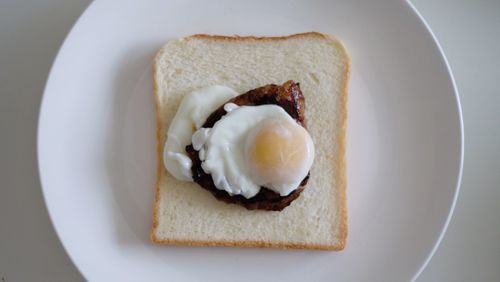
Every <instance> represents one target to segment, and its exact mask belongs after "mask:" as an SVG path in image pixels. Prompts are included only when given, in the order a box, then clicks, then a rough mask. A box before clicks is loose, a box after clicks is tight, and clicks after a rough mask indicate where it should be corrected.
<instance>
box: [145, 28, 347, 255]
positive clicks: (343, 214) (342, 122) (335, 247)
mask: <svg viewBox="0 0 500 282" xmlns="http://www.w3.org/2000/svg"><path fill="white" fill-rule="evenodd" d="M308 36H316V37H320V38H323V39H326V40H328V41H331V42H333V43H336V44H339V46H340V47H341V49H342V51H343V52H344V55H345V57H346V64H347V65H346V71H345V73H344V76H345V79H344V80H343V82H344V85H343V86H342V89H343V91H342V93H341V105H339V106H340V108H341V109H342V114H341V116H340V118H339V120H338V123H339V128H340V131H339V135H340V138H339V139H338V144H339V150H338V159H339V160H341V165H340V166H339V170H340V171H339V172H338V174H339V180H338V181H339V183H338V184H339V185H338V187H339V189H340V191H339V205H340V211H339V213H340V215H339V216H340V220H339V222H340V231H339V233H340V235H339V236H340V239H339V242H338V243H337V244H332V245H320V244H300V243H288V242H281V243H274V242H265V241H229V240H227V241H218V240H211V241H206V240H196V241H194V240H182V239H161V238H158V237H157V236H156V230H157V228H158V225H159V205H160V180H161V179H160V175H161V173H162V172H163V169H164V168H163V145H164V144H162V142H161V140H162V136H161V128H163V127H164V126H165V121H163V120H162V119H161V116H160V112H161V111H160V95H159V89H158V85H159V82H158V81H157V76H156V70H157V64H158V62H159V55H160V53H161V51H162V49H160V51H159V52H158V53H157V55H156V56H155V59H154V64H153V82H154V95H155V108H156V121H157V127H156V139H157V146H156V148H157V160H158V163H157V179H156V192H155V198H154V201H153V224H152V228H151V233H150V239H151V241H152V242H153V243H156V244H164V245H183V246H209V247H214V246H220V247H245V248H246V247H256V248H280V249H308V250H325V251H341V250H343V249H344V248H345V246H346V241H347V235H348V218H347V217H348V216H347V195H346V185H347V180H346V178H347V175H346V156H345V155H346V142H347V140H346V130H347V105H348V104H347V103H348V87H349V79H350V73H351V58H350V56H349V54H348V52H347V50H346V48H345V47H344V46H343V45H342V43H341V41H340V40H338V39H337V38H335V37H334V36H332V35H328V34H324V33H320V32H314V31H311V32H305V33H297V34H292V35H287V36H262V37H261V36H238V35H233V36H225V35H209V34H194V35H191V36H188V37H185V38H182V39H181V40H185V41H187V40H190V39H208V40H215V41H217V40H218V41H282V40H288V39H292V38H300V37H308Z"/></svg>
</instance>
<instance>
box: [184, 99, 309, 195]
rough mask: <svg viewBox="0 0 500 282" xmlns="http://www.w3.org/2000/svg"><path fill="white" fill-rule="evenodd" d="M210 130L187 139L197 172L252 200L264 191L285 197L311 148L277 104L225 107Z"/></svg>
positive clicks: (305, 165) (303, 173)
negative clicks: (194, 153)
mask: <svg viewBox="0 0 500 282" xmlns="http://www.w3.org/2000/svg"><path fill="white" fill-rule="evenodd" d="M224 109H225V110H226V112H227V114H226V115H224V116H223V117H222V118H221V119H220V120H219V121H218V122H216V123H215V124H214V126H213V127H212V128H200V129H198V130H197V131H196V132H195V133H194V134H193V136H192V144H193V147H194V149H195V150H197V151H199V157H200V160H201V161H202V165H201V166H202V168H203V170H204V171H205V173H207V174H210V175H211V176H212V179H213V181H214V184H215V186H216V187H217V188H218V189H220V190H224V191H226V192H228V193H229V194H230V195H242V196H244V197H245V198H247V199H248V198H252V197H253V196H255V195H256V194H257V193H258V192H259V191H260V189H261V186H264V187H266V188H269V189H271V190H273V191H275V192H276V193H278V194H279V195H281V196H287V195H289V194H290V193H291V192H292V191H293V190H295V189H296V188H297V187H298V186H299V185H300V183H301V182H302V180H303V179H304V178H305V177H306V176H307V174H308V173H309V170H310V168H311V166H312V163H313V160H314V145H313V141H312V138H311V136H310V135H309V133H308V132H307V130H306V129H305V128H303V127H302V126H301V125H300V124H298V123H297V122H296V121H295V120H294V119H293V118H292V117H291V116H290V115H289V114H288V113H287V112H286V111H285V110H284V109H283V108H281V107H279V106H277V105H260V106H241V107H239V106H237V105H235V104H232V103H228V104H226V105H225V106H224Z"/></svg>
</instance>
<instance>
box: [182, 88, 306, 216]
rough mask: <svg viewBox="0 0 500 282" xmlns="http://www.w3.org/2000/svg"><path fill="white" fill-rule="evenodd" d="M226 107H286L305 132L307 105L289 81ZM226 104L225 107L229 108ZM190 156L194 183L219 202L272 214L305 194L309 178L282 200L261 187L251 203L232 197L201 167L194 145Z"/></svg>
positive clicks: (218, 112)
mask: <svg viewBox="0 0 500 282" xmlns="http://www.w3.org/2000/svg"><path fill="white" fill-rule="evenodd" d="M226 103H234V104H236V105H238V106H259V105H267V104H274V105H278V106H280V107H282V108H283V109H284V110H285V111H286V112H287V113H288V114H289V115H290V116H291V117H292V118H293V119H295V120H296V121H297V123H299V124H300V125H302V126H303V127H304V128H305V127H306V125H305V119H304V113H305V112H304V111H305V101H304V96H303V95H302V92H301V90H300V86H299V84H298V83H295V82H294V81H291V80H290V81H287V82H285V83H284V84H283V85H275V84H269V85H266V86H262V87H259V88H256V89H253V90H250V91H248V92H246V93H244V94H241V95H239V96H237V97H234V98H232V99H230V100H229V101H227V102H226ZM226 103H224V104H226ZM225 114H226V111H225V110H224V105H222V106H220V107H219V108H218V109H217V110H215V111H214V112H213V113H212V114H211V115H210V116H209V117H208V118H207V120H206V122H205V123H204V124H203V126H202V127H205V128H211V127H213V126H214V124H215V123H216V122H217V121H218V120H220V119H221V118H222V116H224V115H225ZM186 152H187V153H188V155H189V157H190V158H191V160H192V161H193V166H192V167H191V170H192V172H193V180H194V181H195V182H196V183H198V184H199V185H200V186H201V187H203V188H204V189H206V190H208V191H209V192H211V193H212V194H213V195H214V196H215V198H217V199H218V200H221V201H223V202H226V203H232V204H238V205H241V206H244V207H245V208H247V209H249V210H255V209H259V210H272V211H281V210H283V209H284V208H286V207H287V206H289V205H290V203H291V202H292V201H294V200H295V199H297V197H299V195H300V193H301V192H302V191H303V190H304V187H305V185H306V184H307V180H308V178H309V174H308V175H307V176H306V177H305V178H304V179H303V180H302V182H301V183H300V186H299V187H297V189H295V190H294V191H293V192H292V193H290V194H289V195H287V196H280V195H279V194H278V193H276V192H274V191H273V190H270V189H268V188H266V187H261V189H260V191H259V193H257V195H255V196H254V197H252V198H250V199H247V198H245V197H243V196H241V195H233V196H231V195H230V194H229V193H227V192H226V191H224V190H219V189H217V187H215V184H214V181H213V180H212V176H211V175H210V174H206V173H205V172H204V171H203V169H202V167H201V160H200V158H199V154H198V151H196V150H195V149H194V148H193V146H192V144H191V145H188V146H186Z"/></svg>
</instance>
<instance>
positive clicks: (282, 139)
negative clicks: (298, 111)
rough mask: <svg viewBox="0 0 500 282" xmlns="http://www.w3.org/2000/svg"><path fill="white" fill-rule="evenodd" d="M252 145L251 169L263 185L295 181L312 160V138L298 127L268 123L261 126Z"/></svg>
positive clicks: (277, 122) (252, 140)
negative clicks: (309, 160)
mask: <svg viewBox="0 0 500 282" xmlns="http://www.w3.org/2000/svg"><path fill="white" fill-rule="evenodd" d="M248 141H250V142H249V143H247V144H249V145H248V147H247V149H248V151H247V154H248V156H249V159H250V160H249V161H250V163H251V168H252V170H253V172H254V174H257V176H258V177H259V178H260V179H261V180H262V181H263V182H286V181H288V180H290V179H293V178H294V175H295V174H296V173H300V171H301V169H302V168H303V166H304V163H305V162H306V161H307V160H308V159H309V158H310V147H309V146H308V145H309V144H308V141H309V142H310V138H309V136H308V133H307V131H306V130H305V129H304V128H303V127H301V126H300V125H298V124H294V123H290V122H286V121H273V122H267V123H265V124H263V125H261V126H259V127H258V128H257V130H256V132H254V134H253V136H252V137H251V139H250V140H248Z"/></svg>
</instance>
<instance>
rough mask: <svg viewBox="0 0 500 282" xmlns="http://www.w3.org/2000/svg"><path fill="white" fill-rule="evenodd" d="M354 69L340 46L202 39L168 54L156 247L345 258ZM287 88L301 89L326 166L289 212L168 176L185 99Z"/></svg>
mask: <svg viewBox="0 0 500 282" xmlns="http://www.w3.org/2000/svg"><path fill="white" fill-rule="evenodd" d="M349 71H350V59H349V56H348V54H347V52H346V50H345V48H344V46H343V45H342V43H341V42H340V41H339V40H337V39H335V38H334V37H331V36H328V35H325V34H321V33H316V32H309V33H302V34H295V35H291V36H285V37H253V36H249V37H240V36H234V37H228V36H212V35H193V36H190V37H186V38H181V39H178V40H172V41H170V42H168V43H167V44H166V45H165V46H163V47H162V48H161V49H160V51H159V52H158V54H157V55H156V58H155V61H154V74H153V75H154V84H155V94H156V109H157V119H158V121H157V126H158V128H157V138H158V147H157V150H158V180H157V191H156V199H155V203H154V219H153V227H152V231H151V240H152V241H153V242H155V243H160V244H176V245H194V246H239V247H278V248H304V249H322V250H342V249H343V248H344V246H345V243H346V237H347V210H346V192H345V189H346V171H345V146H346V144H345V142H346V140H345V134H346V133H345V131H346V119H347V85H348V80H349ZM287 80H294V81H296V82H299V83H300V87H301V89H302V92H303V94H304V96H305V101H306V122H307V127H308V130H309V132H310V134H311V136H312V138H313V141H314V144H315V151H316V156H315V160H314V164H313V167H312V168H311V174H310V179H309V182H308V184H307V186H306V188H305V190H304V192H303V193H302V194H301V195H300V197H299V198H298V199H297V200H295V201H294V202H292V204H291V205H290V206H289V207H287V208H285V209H284V210H283V211H281V212H276V211H262V210H253V211H250V210H246V209H245V208H243V207H241V206H239V205H234V204H226V203H224V202H221V201H218V200H217V199H215V197H213V196H212V194H210V193H209V192H208V191H206V190H204V189H202V188H201V187H199V186H198V184H196V183H194V182H182V181H178V180H177V179H175V178H174V177H173V176H171V175H170V174H169V173H168V172H167V171H166V169H165V168H164V166H163V146H164V144H165V139H166V133H167V131H168V128H169V125H170V122H171V120H172V119H173V117H174V115H175V113H176V110H177V107H178V106H179V104H180V102H181V100H182V98H183V96H184V95H185V94H186V93H189V92H191V91H193V90H195V89H197V88H201V87H205V86H208V85H215V84H219V85H226V86H229V87H231V88H233V89H235V90H236V91H237V92H238V93H244V92H246V91H248V90H251V89H254V88H257V87H259V86H263V85H266V84H271V83H274V84H282V83H283V82H285V81H287Z"/></svg>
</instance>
